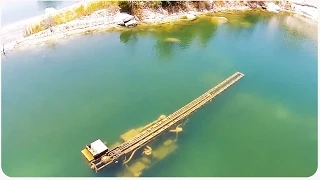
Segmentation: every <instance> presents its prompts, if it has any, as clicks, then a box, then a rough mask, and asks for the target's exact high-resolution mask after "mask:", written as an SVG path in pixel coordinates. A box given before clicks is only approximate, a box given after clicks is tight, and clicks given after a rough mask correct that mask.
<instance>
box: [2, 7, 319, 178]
mask: <svg viewBox="0 0 320 180" xmlns="http://www.w3.org/2000/svg"><path fill="white" fill-rule="evenodd" d="M224 15H225V16H226V17H228V18H229V22H228V23H225V24H216V23H212V22H211V20H210V18H209V17H207V18H201V19H198V20H197V21H193V22H189V23H180V24H179V25H173V26H163V27H161V28H157V29H155V28H152V29H148V30H145V29H141V30H136V29H133V30H131V31H128V32H112V33H104V34H94V35H88V36H83V37H77V38H73V39H70V40H68V41H62V42H60V43H58V44H56V45H54V46H50V47H43V48H38V49H35V50H32V51H28V52H18V53H14V54H13V53H11V54H9V55H8V59H5V58H4V57H2V58H3V60H2V117H1V118H2V122H1V123H2V129H1V132H2V136H1V137H2V146H1V147H2V151H1V152H2V170H3V171H4V172H5V174H7V175H8V176H77V177H78V176H114V174H113V173H112V172H110V171H108V170H106V171H103V172H102V173H100V174H95V173H94V172H93V171H92V170H91V169H89V168H88V166H87V164H85V161H84V159H83V157H82V155H81V153H80V151H81V149H82V148H83V147H84V145H85V144H87V143H89V142H92V141H94V140H96V139H98V138H101V139H103V140H105V141H107V142H108V143H114V142H116V141H117V140H118V139H119V136H120V135H121V134H122V133H124V132H126V131H127V130H129V129H131V128H134V127H139V126H141V125H145V124H147V123H149V122H150V121H152V120H154V119H156V118H157V117H159V115H161V114H167V115H168V114H170V113H172V112H174V111H175V110H177V109H178V108H180V107H182V106H183V105H184V104H186V103H188V102H189V101H191V100H192V99H194V98H196V97H197V96H199V95H200V94H201V93H203V92H204V91H206V90H208V89H209V88H211V87H213V86H214V85H216V84H218V83H219V82H220V81H222V80H224V79H225V78H227V77H228V76H230V75H232V74H233V73H234V72H236V71H240V72H242V73H244V74H245V76H244V78H242V79H241V80H240V81H239V82H238V83H237V84H235V85H233V86H231V88H229V89H228V90H227V91H225V92H224V93H223V94H221V95H220V96H219V97H217V98H216V99H215V100H214V101H212V102H211V103H209V104H207V105H206V106H204V107H203V108H201V109H200V110H199V111H197V112H196V113H195V114H193V115H192V116H191V117H190V118H189V121H188V123H187V125H186V126H185V128H184V131H183V133H182V134H181V135H180V136H179V140H178V149H177V150H176V151H175V152H174V153H173V154H171V155H170V156H169V157H167V158H166V159H164V160H163V161H161V162H160V163H157V164H156V165H154V166H153V167H152V168H151V169H149V170H148V171H146V172H144V174H143V176H155V177H158V176H311V175H312V174H313V173H314V172H315V171H316V169H317V41H316V38H317V37H315V36H313V35H312V34H310V33H303V32H300V31H296V30H294V29H292V28H291V27H289V26H288V25H287V24H286V22H287V21H286V18H288V17H287V16H286V15H280V14H279V15H272V14H267V13H255V12H252V13H236V14H224ZM313 28H316V27H313ZM166 38H176V39H178V40H180V42H166V41H165V39H166Z"/></svg>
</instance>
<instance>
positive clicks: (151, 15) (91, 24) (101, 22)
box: [1, 0, 318, 54]
mask: <svg viewBox="0 0 320 180" xmlns="http://www.w3.org/2000/svg"><path fill="white" fill-rule="evenodd" d="M81 3H83V2H80V3H77V4H74V5H72V7H76V6H79V4H80V5H81ZM290 4H291V8H290V9H289V10H288V9H284V7H281V5H280V6H277V5H276V6H274V5H275V4H270V9H268V10H269V11H279V10H280V11H290V12H294V13H296V14H300V15H303V16H305V17H308V18H310V19H312V20H314V21H316V22H317V21H318V14H317V13H318V11H317V6H316V5H314V3H313V4H312V3H311V5H310V3H309V4H307V5H306V3H305V2H304V1H303V0H295V1H294V2H293V1H292V2H291V3H290ZM72 7H66V8H63V9H61V10H58V11H57V13H59V11H65V10H67V9H68V8H72ZM268 7H269V6H268ZM315 7H316V8H315ZM277 8H278V10H277ZM211 9H212V10H209V11H197V10H195V9H193V8H192V7H188V11H181V12H176V13H174V14H169V13H168V12H167V11H166V10H163V9H159V10H156V11H155V10H148V9H144V11H143V12H142V14H143V16H142V17H143V18H142V19H137V17H136V19H137V20H138V23H149V24H150V23H151V24H159V23H166V22H172V21H175V20H178V19H181V18H182V17H183V16H186V15H187V14H194V15H199V14H205V13H209V12H216V11H226V10H249V9H250V7H249V6H248V5H239V4H237V3H230V5H224V6H223V7H216V6H213V7H212V8H211ZM315 12H316V13H315ZM119 13H120V11H119V9H115V7H110V8H107V9H103V10H98V11H96V12H94V13H92V14H91V15H89V16H84V17H81V18H78V19H76V20H73V21H71V22H68V23H65V24H61V25H57V26H54V27H52V32H51V31H50V30H49V29H47V30H44V31H41V32H39V33H36V34H33V35H31V36H28V37H24V36H23V34H24V31H25V27H26V25H28V24H31V23H34V22H36V21H38V22H39V21H40V20H41V19H42V18H44V16H45V15H42V16H38V17H34V18H31V19H27V20H25V21H20V22H17V23H14V24H11V25H8V26H5V27H3V28H1V41H2V44H4V51H5V53H6V54H8V53H9V52H10V51H13V50H26V49H29V48H34V47H37V46H39V45H43V44H48V43H49V44H50V43H54V42H56V41H59V40H60V39H65V38H68V37H73V36H76V35H83V34H88V33H92V32H104V31H109V30H121V29H123V28H125V27H121V26H119V25H117V21H116V20H115V17H116V16H117V14H119Z"/></svg>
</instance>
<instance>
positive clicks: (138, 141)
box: [91, 72, 244, 172]
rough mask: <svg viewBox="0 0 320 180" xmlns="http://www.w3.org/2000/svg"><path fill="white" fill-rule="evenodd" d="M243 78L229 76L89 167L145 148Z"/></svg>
mask: <svg viewBox="0 0 320 180" xmlns="http://www.w3.org/2000/svg"><path fill="white" fill-rule="evenodd" d="M243 76H244V74H242V73H240V72H236V73H234V74H233V75H231V76H230V77H228V78H227V79H225V80H224V81H222V82H221V83H219V84H218V85H217V86H215V87H213V88H212V89H210V90H208V91H207V92H205V93H203V94H202V95H201V96H199V97H198V98H196V99H194V100H193V101H191V102H190V103H188V104H187V105H185V106H183V107H182V108H180V109H178V110H177V111H175V112H174V113H172V114H171V115H169V116H167V117H166V118H163V119H161V120H160V121H158V122H157V123H155V124H153V125H152V126H150V127H149V128H147V129H145V130H143V131H142V132H140V133H139V134H138V135H136V136H135V137H134V138H132V139H131V140H129V141H126V142H124V143H122V144H121V145H119V146H118V147H116V148H114V149H111V150H110V151H108V152H106V154H105V155H103V156H102V157H100V158H98V159H96V160H94V161H92V162H91V167H93V168H94V169H95V171H96V172H97V171H99V170H101V169H102V168H104V167H106V166H108V165H110V164H111V163H113V162H116V160H117V159H118V158H119V157H121V156H123V155H126V154H128V153H130V152H133V151H134V150H136V149H139V148H141V147H143V146H145V145H146V144H147V143H148V142H150V141H151V140H152V139H154V138H155V137H157V136H159V135H160V134H161V133H162V132H164V131H166V130H167V129H168V128H170V127H172V126H173V125H175V124H177V123H178V122H179V121H181V120H183V119H185V118H186V117H187V116H189V115H190V114H191V113H193V112H195V111H196V110H197V109H199V108H200V107H201V106H203V105H205V104H206V103H208V102H209V101H211V100H212V99H213V98H215V97H216V96H217V95H219V94H220V93H221V92H223V91H224V90H226V89H227V88H228V87H230V86H231V85H233V84H234V83H236V82H237V81H238V80H240V79H241V78H242V77H243Z"/></svg>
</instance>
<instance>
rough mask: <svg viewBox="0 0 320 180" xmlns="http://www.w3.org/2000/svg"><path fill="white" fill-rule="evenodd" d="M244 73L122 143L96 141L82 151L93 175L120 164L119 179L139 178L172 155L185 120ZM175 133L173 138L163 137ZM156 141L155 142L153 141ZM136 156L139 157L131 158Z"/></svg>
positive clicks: (129, 134)
mask: <svg viewBox="0 0 320 180" xmlns="http://www.w3.org/2000/svg"><path fill="white" fill-rule="evenodd" d="M243 76H244V74H242V73H240V72H236V73H234V74H233V75H231V76H230V77H228V78H227V79H225V80H224V81H222V82H221V83H219V84H218V85H216V86H215V87H213V88H212V89H210V90H208V91H207V92H205V93H203V94H202V95H201V96H199V97H198V98H196V99H194V100H193V101H191V102H190V103H188V104H187V105H185V106H183V107H182V108H180V109H178V110H177V111H176V112H174V113H172V114H170V115H169V116H165V115H161V116H160V117H159V118H158V119H157V120H155V121H154V122H152V123H150V124H148V125H146V126H144V127H140V128H136V129H131V130H130V131H128V132H126V133H125V134H123V135H121V141H122V142H119V143H116V144H115V145H113V146H111V147H110V148H109V147H108V146H107V145H106V143H104V142H103V141H102V140H100V139H98V140H96V141H94V142H92V143H91V144H88V145H86V146H85V148H84V149H83V150H82V151H81V152H82V154H83V156H84V157H85V158H86V160H87V161H88V164H89V165H90V167H91V168H92V169H94V170H95V171H96V172H98V171H99V170H101V169H103V168H104V167H107V166H111V165H113V164H122V165H124V166H125V168H126V171H124V172H120V174H119V176H140V175H141V173H142V172H143V170H145V169H147V168H149V167H150V166H151V165H153V164H154V163H156V162H158V161H159V160H161V159H163V158H164V157H166V156H167V155H169V154H170V153H171V152H173V151H174V150H175V149H176V147H177V145H176V143H175V142H176V140H177V137H178V133H179V132H181V131H182V126H183V125H184V124H185V122H186V119H187V117H188V116H189V115H190V114H191V113H193V112H195V111H196V110H197V109H199V108H200V107H201V106H203V105H205V104H206V103H208V102H210V101H211V100H212V99H213V98H215V97H216V96H217V95H219V94H220V93H221V92H223V91H224V90H226V89H227V88H228V87H230V86H231V85H233V84H234V83H236V82H237V81H238V80H240V79H241V78H242V77H243ZM168 133H171V134H172V133H176V136H175V138H172V137H170V136H166V134H168ZM155 138H157V140H155ZM159 139H160V141H158V140H159ZM135 154H142V156H138V157H136V158H134V155H135Z"/></svg>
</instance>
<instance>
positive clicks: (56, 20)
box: [24, 0, 118, 36]
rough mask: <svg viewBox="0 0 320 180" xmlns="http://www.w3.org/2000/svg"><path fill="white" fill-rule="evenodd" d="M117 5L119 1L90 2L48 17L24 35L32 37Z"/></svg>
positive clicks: (27, 30)
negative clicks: (53, 27)
mask: <svg viewBox="0 0 320 180" xmlns="http://www.w3.org/2000/svg"><path fill="white" fill-rule="evenodd" d="M117 5H118V1H98V0H97V1H90V2H88V3H87V4H86V5H85V6H84V5H80V6H78V7H75V8H73V9H70V10H66V11H64V12H61V13H59V14H56V15H52V16H50V17H47V18H46V19H44V20H42V21H41V22H40V23H39V24H35V25H31V26H29V27H27V28H26V30H25V33H24V34H25V36H30V35H32V34H36V33H38V32H40V31H43V30H46V29H48V28H50V27H52V26H56V25H60V24H64V23H67V22H70V21H73V20H75V19H77V18H80V17H82V16H87V15H90V14H92V13H93V12H95V11H97V10H101V9H105V8H108V7H110V6H117Z"/></svg>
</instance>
